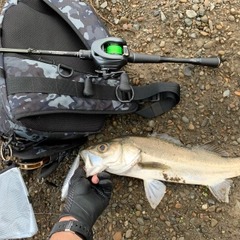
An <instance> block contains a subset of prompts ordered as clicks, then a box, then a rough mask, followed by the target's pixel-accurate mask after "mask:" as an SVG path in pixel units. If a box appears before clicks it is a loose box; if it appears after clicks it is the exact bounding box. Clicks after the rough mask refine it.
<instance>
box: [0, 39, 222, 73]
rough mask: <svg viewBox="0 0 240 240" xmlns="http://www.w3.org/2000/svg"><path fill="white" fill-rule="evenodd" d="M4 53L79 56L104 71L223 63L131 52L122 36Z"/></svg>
mask: <svg viewBox="0 0 240 240" xmlns="http://www.w3.org/2000/svg"><path fill="white" fill-rule="evenodd" d="M0 52H2V53H20V54H36V55H55V56H69V57H78V58H80V59H86V60H93V61H94V62H95V63H96V65H97V68H98V69H99V70H103V71H110V72H111V71H118V70H119V69H120V68H121V67H123V66H125V65H126V64H127V63H164V62H171V63H189V64H194V65H201V66H208V67H214V68H217V67H219V65H220V64H221V59H220V58H218V57H210V58H168V57H161V56H158V55H149V54H140V53H134V52H130V51H129V49H128V47H127V43H126V41H125V40H123V39H122V38H117V37H108V38H103V39H99V40H96V41H94V42H93V43H92V46H91V50H79V51H54V50H37V49H32V48H28V49H15V48H0Z"/></svg>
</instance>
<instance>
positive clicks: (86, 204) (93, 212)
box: [60, 167, 113, 234]
mask: <svg viewBox="0 0 240 240" xmlns="http://www.w3.org/2000/svg"><path fill="white" fill-rule="evenodd" d="M97 176H98V178H99V183H98V184H93V183H92V182H90V181H89V180H88V179H87V178H86V173H85V171H84V170H83V168H82V167H78V168H77V169H76V171H75V173H74V175H73V176H72V178H71V180H70V186H69V190H68V196H67V201H66V205H65V207H64V209H63V211H62V213H61V215H60V218H62V217H64V216H72V217H74V218H76V219H77V220H78V221H79V222H80V223H81V224H82V225H83V226H84V227H85V228H86V229H87V231H89V232H90V233H91V234H92V226H93V224H94V223H95V221H96V220H97V218H98V217H99V216H100V215H101V213H102V212H103V210H104V209H105V208H106V207H107V206H108V204H109V201H110V198H111V194H112V190H113V185H112V182H111V181H110V180H109V178H110V175H109V174H108V173H106V172H102V173H99V174H98V175H97Z"/></svg>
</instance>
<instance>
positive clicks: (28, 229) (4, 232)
mask: <svg viewBox="0 0 240 240" xmlns="http://www.w3.org/2000/svg"><path fill="white" fill-rule="evenodd" d="M37 231H38V227H37V222H36V219H35V216H34V212H33V209H32V205H31V204H30V202H29V199H28V191H27V188H26V185H25V183H24V181H23V178H22V175H21V172H20V170H19V168H17V167H13V168H10V169H8V170H7V171H5V172H3V173H1V174H0V239H1V240H2V239H7V238H11V239H14V238H27V237H32V236H33V235H34V234H35V233H36V232H37Z"/></svg>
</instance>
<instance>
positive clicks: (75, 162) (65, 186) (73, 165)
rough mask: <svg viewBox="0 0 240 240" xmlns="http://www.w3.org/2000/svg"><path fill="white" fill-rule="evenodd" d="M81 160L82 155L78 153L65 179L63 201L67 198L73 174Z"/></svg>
mask: <svg viewBox="0 0 240 240" xmlns="http://www.w3.org/2000/svg"><path fill="white" fill-rule="evenodd" d="M79 162H80V157H79V155H77V157H76V158H75V160H74V162H73V164H72V166H71V168H70V170H69V172H68V174H67V176H66V178H65V180H64V183H63V186H62V194H61V200H62V201H63V200H64V199H65V198H66V196H67V194H68V189H69V184H70V179H71V177H72V176H73V174H74V172H75V170H76V169H77V168H78V167H79Z"/></svg>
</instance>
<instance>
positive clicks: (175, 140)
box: [149, 133, 183, 146]
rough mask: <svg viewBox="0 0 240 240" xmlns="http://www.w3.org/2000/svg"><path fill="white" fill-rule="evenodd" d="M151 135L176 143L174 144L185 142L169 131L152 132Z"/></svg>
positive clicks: (180, 144) (181, 144)
mask: <svg viewBox="0 0 240 240" xmlns="http://www.w3.org/2000/svg"><path fill="white" fill-rule="evenodd" d="M149 136H150V137H155V138H158V139H161V140H164V141H167V142H170V143H174V144H176V145H179V146H183V143H182V142H181V141H180V140H179V139H176V138H174V137H171V136H169V135H168V134H167V133H152V134H150V135H149Z"/></svg>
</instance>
